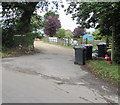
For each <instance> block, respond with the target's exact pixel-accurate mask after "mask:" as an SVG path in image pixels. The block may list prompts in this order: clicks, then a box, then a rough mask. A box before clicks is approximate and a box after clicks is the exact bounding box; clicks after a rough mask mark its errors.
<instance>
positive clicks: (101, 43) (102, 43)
mask: <svg viewBox="0 0 120 105" xmlns="http://www.w3.org/2000/svg"><path fill="white" fill-rule="evenodd" d="M97 45H106V43H105V42H100V43H99V44H97Z"/></svg>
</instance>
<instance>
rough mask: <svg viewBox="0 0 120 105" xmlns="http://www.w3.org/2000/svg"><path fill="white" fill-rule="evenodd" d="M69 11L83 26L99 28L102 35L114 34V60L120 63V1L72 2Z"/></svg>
mask: <svg viewBox="0 0 120 105" xmlns="http://www.w3.org/2000/svg"><path fill="white" fill-rule="evenodd" d="M67 12H68V13H71V14H72V15H73V18H74V19H75V18H76V19H77V23H78V24H80V25H81V26H82V27H85V28H90V27H94V28H99V29H100V33H101V35H112V40H113V43H112V60H114V61H115V62H119V63H120V53H119V52H120V46H119V44H120V41H118V39H119V38H120V30H119V27H120V2H88V3H79V2H77V3H75V2H71V4H70V6H69V8H68V9H67ZM96 23H97V24H98V25H96Z"/></svg>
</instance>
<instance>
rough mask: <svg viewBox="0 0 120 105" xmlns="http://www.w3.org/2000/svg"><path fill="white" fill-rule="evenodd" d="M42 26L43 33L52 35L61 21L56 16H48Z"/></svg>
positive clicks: (59, 26)
mask: <svg viewBox="0 0 120 105" xmlns="http://www.w3.org/2000/svg"><path fill="white" fill-rule="evenodd" d="M44 26H45V29H44V33H45V34H46V35H50V36H54V35H55V34H56V32H57V31H58V30H59V28H61V23H60V20H59V19H58V18H57V17H53V16H48V18H47V19H46V20H45V22H44Z"/></svg>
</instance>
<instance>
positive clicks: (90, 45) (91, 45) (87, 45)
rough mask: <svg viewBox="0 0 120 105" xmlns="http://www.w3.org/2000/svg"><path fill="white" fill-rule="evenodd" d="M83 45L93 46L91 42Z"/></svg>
mask: <svg viewBox="0 0 120 105" xmlns="http://www.w3.org/2000/svg"><path fill="white" fill-rule="evenodd" d="M85 46H93V45H92V44H86V45H85Z"/></svg>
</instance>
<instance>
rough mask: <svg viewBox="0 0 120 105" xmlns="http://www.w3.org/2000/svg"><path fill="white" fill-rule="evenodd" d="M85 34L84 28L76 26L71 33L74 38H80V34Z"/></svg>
mask: <svg viewBox="0 0 120 105" xmlns="http://www.w3.org/2000/svg"><path fill="white" fill-rule="evenodd" d="M84 34H85V30H84V29H83V28H81V27H80V26H78V27H77V28H75V29H74V31H73V35H74V37H75V38H80V36H83V35H84Z"/></svg>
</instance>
